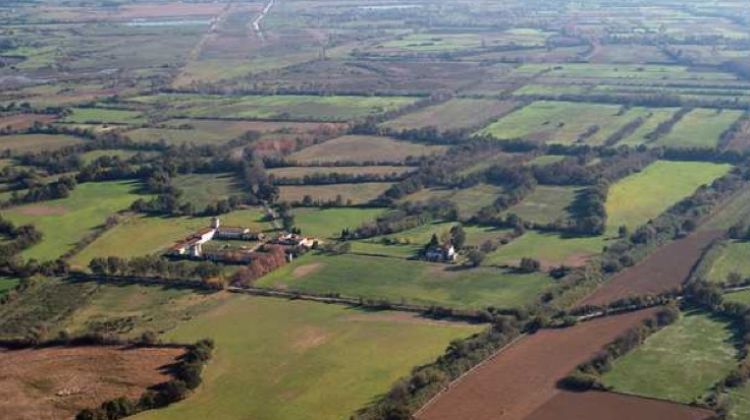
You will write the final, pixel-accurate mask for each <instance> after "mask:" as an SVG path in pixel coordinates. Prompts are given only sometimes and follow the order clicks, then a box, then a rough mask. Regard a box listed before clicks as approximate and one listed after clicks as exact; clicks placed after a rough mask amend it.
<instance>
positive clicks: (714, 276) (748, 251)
mask: <svg viewBox="0 0 750 420" xmlns="http://www.w3.org/2000/svg"><path fill="white" fill-rule="evenodd" d="M748 255H750V242H743V241H730V242H728V243H727V244H726V245H725V246H723V247H721V253H720V255H719V256H718V258H717V259H716V260H715V261H714V262H713V264H712V265H711V269H710V270H709V272H708V275H707V280H709V281H714V282H725V281H726V280H727V276H729V274H731V273H737V274H739V275H741V276H742V278H745V277H748V276H750V259H749V258H748Z"/></svg>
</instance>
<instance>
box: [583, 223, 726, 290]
mask: <svg viewBox="0 0 750 420" xmlns="http://www.w3.org/2000/svg"><path fill="white" fill-rule="evenodd" d="M722 235H723V232H722V231H698V232H695V233H693V234H692V235H690V236H688V237H686V238H683V239H679V240H676V241H674V242H671V243H669V244H667V245H665V246H663V247H661V248H659V249H657V250H656V251H655V252H653V253H651V255H649V256H648V257H646V259H645V260H643V261H641V262H640V263H638V264H637V265H635V266H633V267H630V268H628V269H626V270H625V271H623V272H621V273H619V274H617V275H616V276H615V277H614V278H612V279H611V280H609V281H608V282H607V283H606V284H604V285H603V286H601V287H600V288H599V289H597V290H596V291H595V292H594V293H592V294H591V295H589V296H588V297H586V298H584V299H583V300H582V301H581V302H579V305H604V304H607V303H610V302H613V301H615V300H618V299H622V298H626V297H629V296H638V295H645V294H649V293H650V294H658V293H662V292H666V291H669V290H670V289H673V288H676V287H679V286H680V285H682V283H683V282H684V281H685V280H687V277H688V276H689V275H690V271H691V270H692V268H693V266H694V265H695V263H697V262H698V260H699V258H700V257H701V255H702V253H703V251H704V250H705V249H706V248H707V247H708V246H709V245H710V244H711V242H712V241H714V240H715V239H717V238H720V237H721V236H722Z"/></svg>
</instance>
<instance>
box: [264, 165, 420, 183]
mask: <svg viewBox="0 0 750 420" xmlns="http://www.w3.org/2000/svg"><path fill="white" fill-rule="evenodd" d="M407 176H408V174H407V173H401V174H399V173H395V172H394V173H391V174H344V173H338V172H336V169H335V168H332V169H330V172H328V173H322V172H321V173H314V174H312V175H305V176H303V177H302V178H293V177H276V176H273V175H271V176H270V177H269V180H270V182H271V183H272V184H274V185H331V184H359V183H365V182H397V181H401V180H403V179H404V178H405V177H407Z"/></svg>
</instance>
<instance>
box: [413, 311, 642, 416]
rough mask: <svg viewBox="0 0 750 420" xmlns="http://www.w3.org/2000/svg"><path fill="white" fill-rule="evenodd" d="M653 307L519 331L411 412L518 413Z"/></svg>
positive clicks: (543, 399) (548, 395)
mask: <svg viewBox="0 0 750 420" xmlns="http://www.w3.org/2000/svg"><path fill="white" fill-rule="evenodd" d="M655 311H656V309H648V310H643V311H638V312H632V313H628V314H623V315H616V316H611V317H606V318H600V319H596V320H593V321H588V322H584V323H581V324H579V325H576V326H574V327H571V328H565V329H556V330H542V331H539V332H537V333H536V334H533V335H530V336H528V337H525V338H523V339H521V340H519V341H517V342H516V343H514V344H512V345H511V346H509V347H508V348H506V349H505V350H503V351H502V352H500V353H499V354H497V355H496V356H495V357H494V358H493V359H490V360H489V361H487V362H486V363H485V364H483V365H481V366H480V367H479V368H477V369H475V370H474V371H472V372H471V373H470V374H468V375H466V376H464V377H463V378H461V379H459V380H458V381H456V382H455V383H453V384H452V385H451V388H450V389H448V390H447V391H446V392H444V393H443V394H441V395H440V396H438V397H437V398H436V399H435V400H433V401H432V403H430V404H428V405H427V406H425V407H424V408H423V409H422V411H421V412H419V413H418V414H417V418H418V419H422V420H455V419H471V420H498V419H502V420H521V419H524V418H526V417H527V416H529V415H530V414H531V413H533V412H534V411H536V410H537V409H538V408H539V407H541V406H543V405H544V404H545V403H547V402H548V401H550V400H551V399H552V398H554V397H555V396H557V395H558V394H559V393H560V392H561V391H560V390H559V389H557V387H556V383H557V381H558V380H559V379H560V378H562V377H564V376H565V375H567V374H568V373H570V371H572V370H573V369H574V368H575V367H576V366H577V365H578V364H580V363H582V362H584V361H586V360H588V359H589V358H590V357H591V356H592V355H594V354H595V353H596V352H597V351H599V350H601V348H602V347H604V346H605V345H606V344H608V343H609V342H611V341H613V340H614V339H615V338H616V337H617V336H618V335H620V334H621V333H623V332H624V331H626V330H628V329H630V328H631V327H633V326H635V325H637V324H638V323H640V322H641V321H642V320H644V319H646V318H647V317H649V316H650V315H652V314H653V313H654V312H655Z"/></svg>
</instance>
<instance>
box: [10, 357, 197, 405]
mask: <svg viewBox="0 0 750 420" xmlns="http://www.w3.org/2000/svg"><path fill="white" fill-rule="evenodd" d="M183 352H184V350H183V349H181V348H149V347H143V348H130V347H116V346H86V347H45V348H40V349H24V350H0V361H2V363H0V396H2V398H1V399H0V410H2V412H3V416H4V417H6V418H16V419H25V418H73V417H75V415H76V414H78V412H79V411H81V410H82V409H84V408H92V407H98V406H99V405H100V404H102V403H103V402H105V401H108V400H111V399H114V398H119V397H122V396H125V397H128V398H131V399H137V398H139V397H140V396H141V394H142V393H143V392H144V391H146V389H148V388H150V387H152V386H154V385H158V384H160V383H163V382H166V381H168V380H170V379H171V376H170V375H169V373H168V370H167V369H166V367H167V366H168V365H170V364H173V363H175V362H176V361H177V358H178V357H179V356H180V355H181V354H182V353H183Z"/></svg>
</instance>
